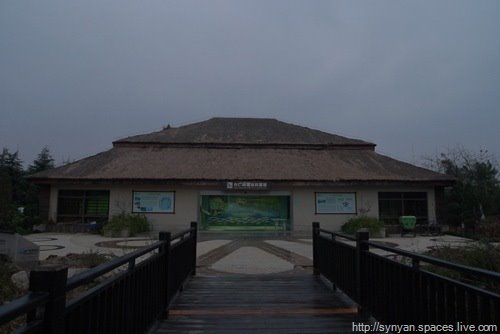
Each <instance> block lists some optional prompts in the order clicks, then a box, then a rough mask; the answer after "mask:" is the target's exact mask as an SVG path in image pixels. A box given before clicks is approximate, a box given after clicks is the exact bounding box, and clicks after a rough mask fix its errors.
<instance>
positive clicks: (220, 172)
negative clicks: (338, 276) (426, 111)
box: [32, 118, 453, 231]
mask: <svg viewBox="0 0 500 334" xmlns="http://www.w3.org/2000/svg"><path fill="white" fill-rule="evenodd" d="M32 179H33V181H34V182H36V183H37V184H39V185H40V186H41V193H42V196H41V198H42V200H41V212H42V218H43V219H45V220H47V221H53V222H57V223H61V222H75V223H81V222H90V221H106V220H108V219H109V218H110V217H111V216H113V215H115V214H118V213H120V212H123V211H124V212H128V213H142V214H145V215H146V216H147V217H148V219H149V221H150V222H151V223H152V226H153V227H154V229H155V230H170V231H176V230H179V229H182V228H185V227H186V226H187V224H188V223H189V222H191V221H198V222H199V226H200V230H203V231H231V230H246V231H248V230H268V231H275V230H279V231H310V229H311V222H313V221H318V222H320V223H321V225H322V226H323V227H325V228H328V229H333V230H338V229H339V228H340V226H341V225H342V224H343V223H344V222H345V221H346V220H348V219H349V218H351V217H354V216H356V215H361V214H364V215H369V216H375V217H379V218H380V219H382V220H384V222H385V223H386V224H394V223H396V222H397V219H398V217H399V216H400V215H415V216H417V219H418V221H420V222H427V221H429V220H435V219H436V213H439V201H440V198H441V194H442V189H443V187H444V186H447V185H450V184H451V183H452V181H453V180H452V179H450V177H449V176H446V175H443V174H439V173H435V172H433V171H430V170H427V169H424V168H420V167H416V166H413V165H411V164H408V163H405V162H401V161H398V160H395V159H392V158H390V157H387V156H384V155H381V154H378V153H376V152H375V144H373V143H369V142H365V141H362V140H357V139H350V138H345V137H342V136H337V135H334V134H329V133H325V132H321V131H318V130H313V129H309V128H306V127H302V126H297V125H293V124H288V123H284V122H280V121H278V120H274V119H257V118H212V119H210V120H207V121H204V122H199V123H194V124H189V125H186V126H181V127H178V128H174V127H167V128H165V129H163V130H161V131H158V132H153V133H149V134H145V135H139V136H133V137H128V138H125V139H121V140H118V141H115V142H113V148H111V149H110V150H108V151H105V152H102V153H99V154H97V155H94V156H91V157H88V158H85V159H82V160H79V161H76V162H73V163H71V164H68V165H65V166H61V167H58V168H55V169H52V170H49V171H44V172H41V173H38V174H36V175H34V176H33V177H32Z"/></svg>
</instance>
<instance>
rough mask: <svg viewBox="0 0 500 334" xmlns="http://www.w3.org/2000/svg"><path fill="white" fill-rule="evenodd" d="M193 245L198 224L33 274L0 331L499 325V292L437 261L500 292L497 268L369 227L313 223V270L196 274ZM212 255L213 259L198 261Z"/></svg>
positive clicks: (2, 317)
mask: <svg viewBox="0 0 500 334" xmlns="http://www.w3.org/2000/svg"><path fill="white" fill-rule="evenodd" d="M197 238H198V236H197V225H196V223H192V224H191V227H190V228H189V229H187V230H185V231H182V232H180V233H177V234H174V235H172V234H170V233H167V232H162V233H160V234H159V241H158V242H156V243H154V244H152V245H150V246H147V247H144V248H142V249H139V250H136V251H134V252H132V253H129V254H127V255H125V256H123V257H120V258H117V259H114V260H112V261H110V262H108V263H105V264H102V265H100V266H98V267H95V268H93V269H90V270H88V271H86V272H83V273H80V274H78V275H75V276H73V277H71V278H69V279H68V278H67V268H63V267H57V266H56V267H41V268H39V269H37V270H34V271H32V272H31V277H30V292H29V293H28V294H27V295H25V296H23V297H21V298H19V299H17V300H15V301H12V302H10V303H9V304H6V305H2V306H1V307H0V324H4V323H7V322H9V321H11V320H12V319H15V318H18V317H20V316H21V317H22V316H25V318H24V319H25V320H24V326H23V327H22V328H20V329H19V330H18V331H17V333H54V334H60V333H183V332H184V333H193V332H195V333H245V332H248V333H250V332H252V333H253V332H257V331H262V332H266V333H304V332H307V333H325V332H326V333H345V332H352V331H353V329H359V327H355V326H358V325H359V324H363V325H370V324H372V325H374V324H390V325H398V324H399V325H408V324H414V325H418V324H422V325H423V324H430V325H437V324H450V325H455V324H465V325H467V326H470V325H496V324H499V323H500V295H499V294H498V293H495V292H493V291H490V290H489V289H488V285H487V284H489V283H485V284H484V285H482V286H477V285H472V284H470V283H464V282H461V281H457V280H453V279H450V278H447V277H444V276H441V275H439V274H436V273H434V272H433V271H432V270H431V266H432V267H439V268H446V269H448V270H452V271H456V272H461V273H464V274H467V275H468V276H470V277H477V279H478V280H481V282H490V283H492V284H496V285H497V286H498V284H499V283H500V274H499V273H497V272H491V271H487V270H480V269H476V268H471V267H466V266H462V265H458V264H454V263H450V262H447V261H443V260H439V259H436V258H432V257H429V256H425V255H420V254H415V253H411V252H407V251H403V250H399V249H395V248H392V247H388V246H386V245H383V244H381V243H377V242H375V241H371V240H369V238H368V233H367V232H358V233H357V235H356V237H352V236H346V235H342V234H339V233H335V232H331V231H327V230H323V229H321V228H320V226H319V224H318V223H313V241H312V248H313V261H312V268H310V269H311V270H302V271H297V270H295V271H288V272H283V273H279V274H277V273H274V274H260V275H242V274H227V275H226V274H224V275H222V274H217V273H208V274H206V273H197V257H196V247H197ZM227 247H229V248H231V247H234V242H233V243H230V244H228V245H227ZM266 247H271V248H272V246H266ZM271 250H272V249H271ZM374 250H378V252H374ZM380 252H387V253H391V254H392V255H394V256H391V257H390V258H389V257H387V256H384V255H381V254H377V253H380ZM210 258H212V260H213V259H215V258H217V254H214V253H210V254H208V255H207V256H205V257H200V258H198V262H199V263H198V265H199V266H200V264H201V265H202V264H203V262H204V261H205V262H206V261H209V260H210ZM295 260H296V261H299V262H300V261H304V259H301V258H300V256H299V257H297V258H295ZM120 268H121V270H120V271H117V269H120ZM306 269H307V268H306ZM112 271H114V272H117V273H115V274H114V275H113V276H111V277H109V278H104V279H103V277H104V275H106V274H107V273H110V272H112ZM97 278H101V279H100V280H99V283H97V284H96V283H94V282H95V280H96V279H97ZM88 284H90V288H88V287H89V286H87V289H86V290H85V291H83V292H75V291H77V290H78V289H80V288H81V287H82V286H84V285H88ZM365 328H366V327H365ZM490 329H492V327H491V328H490ZM492 332H494V331H492Z"/></svg>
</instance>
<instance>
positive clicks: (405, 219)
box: [399, 216, 417, 236]
mask: <svg viewBox="0 0 500 334" xmlns="http://www.w3.org/2000/svg"><path fill="white" fill-rule="evenodd" d="M399 225H401V236H403V235H404V234H405V233H411V232H413V236H416V235H417V231H416V229H415V227H416V225H417V217H415V216H401V217H399Z"/></svg>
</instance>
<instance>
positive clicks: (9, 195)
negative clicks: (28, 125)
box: [0, 148, 26, 230]
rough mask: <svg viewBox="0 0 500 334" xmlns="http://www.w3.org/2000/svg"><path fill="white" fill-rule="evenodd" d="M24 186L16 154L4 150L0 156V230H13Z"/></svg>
mask: <svg viewBox="0 0 500 334" xmlns="http://www.w3.org/2000/svg"><path fill="white" fill-rule="evenodd" d="M25 185H26V181H25V180H24V178H23V169H22V162H21V160H20V159H19V155H18V152H15V153H10V152H9V150H8V149H7V148H4V149H3V150H2V153H1V154H0V230H15V222H16V221H18V220H17V216H18V211H17V207H18V206H19V205H20V204H21V203H22V202H23V200H24V190H25Z"/></svg>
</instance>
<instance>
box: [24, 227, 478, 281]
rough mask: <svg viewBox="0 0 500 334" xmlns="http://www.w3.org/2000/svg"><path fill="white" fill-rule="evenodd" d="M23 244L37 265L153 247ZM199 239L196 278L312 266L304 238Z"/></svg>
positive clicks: (59, 240)
mask: <svg viewBox="0 0 500 334" xmlns="http://www.w3.org/2000/svg"><path fill="white" fill-rule="evenodd" d="M27 238H28V239H29V240H31V241H33V242H35V243H36V244H38V245H39V246H40V260H43V259H46V258H47V257H48V256H49V255H59V256H64V255H67V254H69V253H85V252H99V253H103V254H113V255H115V256H121V255H124V254H126V253H127V252H130V251H132V250H134V249H136V248H138V247H141V246H145V245H148V244H151V243H153V242H155V240H153V239H151V238H150V237H148V236H143V237H136V238H126V239H117V238H106V237H102V236H100V235H96V234H83V233H77V234H63V233H38V234H32V235H29V236H27ZM199 239H200V240H202V241H200V242H199V243H198V251H197V254H198V272H199V273H200V274H203V273H207V274H214V273H215V274H216V273H237V274H271V273H278V272H286V271H304V270H310V268H311V266H312V241H311V239H307V238H293V237H291V236H281V237H279V236H277V235H264V236H262V235H261V236H255V235H230V234H224V235H221V234H218V235H206V234H204V235H201V237H200V238H199ZM373 240H378V241H379V242H383V243H385V244H386V245H390V246H394V247H398V248H401V249H406V250H410V251H415V252H423V251H425V250H427V249H429V248H431V247H435V246H439V245H461V244H465V243H467V242H470V240H468V239H464V238H459V237H454V236H434V237H424V236H417V237H416V238H414V237H410V236H408V237H392V238H384V239H373ZM378 252H380V253H382V254H384V253H386V252H382V251H378Z"/></svg>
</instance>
